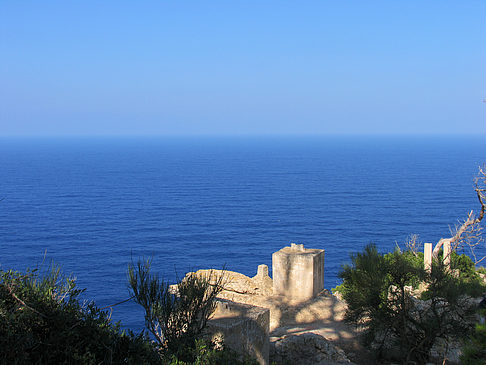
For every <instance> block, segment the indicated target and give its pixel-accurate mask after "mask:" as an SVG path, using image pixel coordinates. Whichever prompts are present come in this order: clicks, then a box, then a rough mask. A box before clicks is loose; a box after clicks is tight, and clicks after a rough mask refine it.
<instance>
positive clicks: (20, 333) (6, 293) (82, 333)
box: [0, 267, 160, 364]
mask: <svg viewBox="0 0 486 365" xmlns="http://www.w3.org/2000/svg"><path fill="white" fill-rule="evenodd" d="M81 292H83V290H80V289H77V288H76V284H75V280H74V279H73V278H64V277H63V276H62V274H61V271H60V269H59V268H58V267H51V268H50V269H49V270H48V272H47V273H46V274H44V275H40V274H39V271H38V270H32V271H29V270H28V271H27V273H26V274H22V273H19V272H16V271H12V270H10V271H0V363H2V364H63V363H69V364H99V363H103V364H119V363H125V364H154V363H157V362H160V357H159V356H158V355H157V353H156V352H155V351H154V348H153V346H152V344H151V342H150V341H148V340H147V339H146V338H144V337H143V336H141V335H139V336H135V335H133V333H131V332H125V331H121V330H120V325H119V324H113V323H112V322H111V320H110V318H109V316H108V315H107V313H106V312H103V311H101V310H100V309H99V308H97V307H96V306H95V305H94V303H88V304H87V305H81V304H80V302H79V299H78V297H79V295H80V294H81Z"/></svg>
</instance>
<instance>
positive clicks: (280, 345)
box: [270, 332, 352, 365]
mask: <svg viewBox="0 0 486 365" xmlns="http://www.w3.org/2000/svg"><path fill="white" fill-rule="evenodd" d="M273 361H275V362H276V363H277V364H299V365H331V364H352V363H351V361H350V360H349V359H348V358H347V356H346V354H345V353H344V351H343V350H341V349H340V348H339V347H337V346H335V345H333V344H332V343H331V342H330V341H328V340H327V339H326V338H325V337H323V336H321V335H318V334H317V333H313V332H306V333H303V334H300V335H285V336H283V337H280V338H279V339H277V341H275V342H272V343H271V344H270V362H273Z"/></svg>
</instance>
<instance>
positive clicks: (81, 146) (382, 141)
mask: <svg viewBox="0 0 486 365" xmlns="http://www.w3.org/2000/svg"><path fill="white" fill-rule="evenodd" d="M484 162H486V141H485V139H484V137H483V138H479V137H477V138H474V137H469V138H465V137H464V138H459V139H457V138H445V137H442V138H439V137H407V138H399V137H367V138H364V137H361V138H357V137H339V138H331V137H320V138H317V137H316V138H311V137H306V138H304V137H302V138H284V137H281V138H159V139H156V138H154V139H151V138H138V139H137V138H133V139H122V138H118V139H115V138H112V139H102V138H98V139H96V138H94V139H0V167H1V168H0V198H1V197H3V198H4V199H3V201H1V202H0V264H1V267H2V268H5V269H6V268H15V269H18V270H24V269H25V268H26V267H34V266H36V265H39V264H40V263H41V262H42V261H43V257H44V255H45V257H46V259H45V261H46V262H49V261H50V260H54V261H55V262H57V263H59V264H61V265H62V267H63V269H64V271H65V272H66V273H73V274H74V275H75V276H77V278H78V283H79V286H80V287H86V288H87V291H86V293H85V297H86V298H91V299H95V300H96V302H97V303H98V305H100V306H105V305H109V304H113V303H115V302H118V301H121V300H123V299H125V298H127V297H128V289H127V284H126V268H127V264H128V263H129V262H130V261H131V260H132V259H133V260H136V259H137V258H138V257H141V256H145V257H153V265H154V269H155V270H156V271H158V272H159V273H160V274H161V275H162V276H164V277H165V278H167V280H170V281H173V280H175V278H176V277H177V276H179V277H180V276H183V275H184V273H185V272H187V271H189V270H193V269H198V268H208V267H213V268H220V267H222V266H223V265H226V266H227V268H228V269H229V270H234V271H238V272H241V273H244V274H246V275H249V276H253V275H255V273H256V267H257V265H258V264H262V263H265V264H267V265H269V266H270V269H271V254H272V253H273V252H274V251H276V250H278V249H280V248H281V247H283V246H284V245H288V244H289V243H290V242H297V243H303V244H305V245H306V246H307V247H311V248H323V249H325V250H326V259H325V260H326V261H325V286H326V288H332V287H334V286H335V285H336V284H338V279H337V273H338V271H339V268H340V265H341V264H343V263H345V262H346V261H348V258H349V254H350V253H351V252H355V251H357V250H360V249H361V248H362V247H363V246H364V245H366V244H367V243H369V242H371V241H373V242H375V243H376V244H377V245H378V246H379V247H380V249H382V250H391V249H393V247H394V246H395V244H396V243H403V242H404V241H405V239H406V238H407V236H408V235H409V234H411V233H416V234H419V235H420V237H421V239H422V240H423V241H426V242H436V241H437V240H438V239H440V238H441V237H445V236H446V235H447V234H448V232H449V226H450V225H453V224H454V223H456V222H457V219H458V218H462V217H465V215H466V214H467V212H468V211H469V210H471V209H477V208H478V203H477V201H476V197H475V194H474V191H473V185H472V182H473V178H474V176H475V174H476V172H477V167H478V165H480V164H483V163H484ZM113 317H114V318H115V319H116V320H122V321H123V323H124V324H125V325H127V326H129V327H132V328H135V329H138V328H141V326H142V325H143V314H142V313H141V311H140V310H139V309H138V308H137V306H136V305H135V304H133V303H126V304H123V305H120V306H118V307H116V308H115V310H114V313H113Z"/></svg>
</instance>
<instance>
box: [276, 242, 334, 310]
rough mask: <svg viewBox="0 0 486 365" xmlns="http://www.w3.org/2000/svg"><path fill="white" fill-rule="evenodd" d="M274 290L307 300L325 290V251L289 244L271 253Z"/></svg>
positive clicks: (277, 292) (280, 293)
mask: <svg viewBox="0 0 486 365" xmlns="http://www.w3.org/2000/svg"><path fill="white" fill-rule="evenodd" d="M272 267H273V268H272V272H273V293H274V294H279V295H285V296H287V297H290V298H294V299H301V300H307V299H311V298H313V297H315V296H316V295H317V294H319V293H320V292H321V291H323V290H324V250H319V249H310V248H304V245H302V244H300V245H296V244H295V243H292V244H291V245H290V247H288V246H287V247H284V248H282V249H281V250H280V251H277V252H274V253H273V255H272Z"/></svg>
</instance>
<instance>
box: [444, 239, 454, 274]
mask: <svg viewBox="0 0 486 365" xmlns="http://www.w3.org/2000/svg"><path fill="white" fill-rule="evenodd" d="M443 251H444V255H443V256H442V257H443V260H444V266H445V267H446V268H448V269H450V268H451V254H452V252H451V243H450V242H449V241H446V242H445V243H444V245H443Z"/></svg>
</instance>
